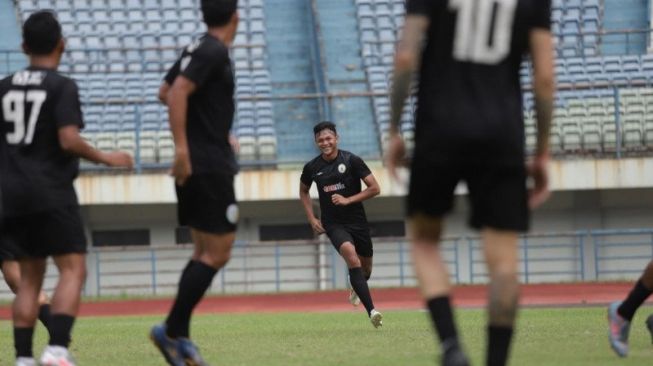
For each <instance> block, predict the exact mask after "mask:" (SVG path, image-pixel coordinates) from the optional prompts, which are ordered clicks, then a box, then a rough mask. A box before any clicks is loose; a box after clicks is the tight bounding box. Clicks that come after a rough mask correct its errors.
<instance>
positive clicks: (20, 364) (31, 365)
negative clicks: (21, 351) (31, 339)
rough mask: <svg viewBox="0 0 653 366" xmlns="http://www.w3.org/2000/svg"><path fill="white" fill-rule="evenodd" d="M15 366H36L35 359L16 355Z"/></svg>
mask: <svg viewBox="0 0 653 366" xmlns="http://www.w3.org/2000/svg"><path fill="white" fill-rule="evenodd" d="M16 366H37V364H36V360H34V359H33V358H31V357H18V358H17V359H16Z"/></svg>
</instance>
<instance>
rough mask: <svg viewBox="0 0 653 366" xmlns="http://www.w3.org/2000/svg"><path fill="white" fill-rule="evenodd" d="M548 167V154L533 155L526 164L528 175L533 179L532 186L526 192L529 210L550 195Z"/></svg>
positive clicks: (540, 203)
mask: <svg viewBox="0 0 653 366" xmlns="http://www.w3.org/2000/svg"><path fill="white" fill-rule="evenodd" d="M548 168H549V156H548V154H543V155H539V156H535V157H534V158H533V161H531V162H530V163H529V164H528V167H527V169H528V175H529V176H530V177H531V178H532V179H533V186H532V187H531V189H530V190H529V192H528V206H529V207H530V209H531V210H533V209H535V208H537V207H539V206H540V205H542V204H543V203H544V202H546V200H547V199H549V197H550V196H551V191H549V170H548Z"/></svg>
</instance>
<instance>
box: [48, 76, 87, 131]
mask: <svg viewBox="0 0 653 366" xmlns="http://www.w3.org/2000/svg"><path fill="white" fill-rule="evenodd" d="M54 117H55V119H56V120H55V121H56V123H57V128H61V127H64V126H70V125H76V126H78V127H79V128H80V129H81V128H83V127H84V120H83V119H82V106H81V103H80V101H79V89H78V88H77V84H76V83H75V82H74V81H72V80H67V81H66V83H65V84H64V86H63V88H62V89H61V90H60V92H59V97H58V98H57V102H56V104H55V106H54Z"/></svg>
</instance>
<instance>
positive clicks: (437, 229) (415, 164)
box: [406, 156, 469, 366]
mask: <svg viewBox="0 0 653 366" xmlns="http://www.w3.org/2000/svg"><path fill="white" fill-rule="evenodd" d="M459 170H460V169H459V166H458V165H449V164H433V163H431V162H430V161H429V160H428V159H423V158H420V157H419V156H416V157H414V158H413V161H412V166H411V177H410V185H409V194H408V197H407V200H406V203H407V212H408V217H409V220H408V224H409V225H408V227H409V231H410V236H411V238H412V240H411V256H412V258H413V268H414V269H415V275H416V276H417V280H418V284H419V288H420V291H421V293H422V296H423V298H424V301H425V303H426V308H427V310H428V312H429V315H430V317H431V321H432V323H433V328H434V329H435V331H436V334H437V337H438V339H439V341H440V349H441V351H442V352H441V354H442V355H441V358H442V365H447V366H448V365H456V366H467V365H469V362H468V361H467V358H466V356H465V355H464V353H463V351H462V346H461V344H460V341H459V338H458V331H457V329H456V324H455V321H454V315H453V308H452V305H451V297H450V292H451V290H450V284H449V274H448V271H447V267H446V265H445V263H444V261H443V259H442V254H441V252H440V248H439V243H440V237H441V235H442V230H443V221H442V218H443V217H444V215H446V214H447V213H448V212H449V211H451V209H452V208H453V199H454V191H455V188H456V185H457V184H458V181H459V180H460V178H461V174H460V171H459Z"/></svg>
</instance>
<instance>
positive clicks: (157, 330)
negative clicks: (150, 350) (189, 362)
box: [150, 324, 186, 366]
mask: <svg viewBox="0 0 653 366" xmlns="http://www.w3.org/2000/svg"><path fill="white" fill-rule="evenodd" d="M150 340H152V343H154V345H155V346H156V347H157V348H158V349H159V351H161V354H162V355H163V357H164V358H165V359H166V362H168V365H171V366H186V362H185V361H184V359H183V357H182V356H181V355H180V353H179V342H178V341H177V340H174V339H172V338H170V337H168V335H167V334H166V327H165V325H163V324H160V325H155V326H153V327H152V329H151V330H150Z"/></svg>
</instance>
